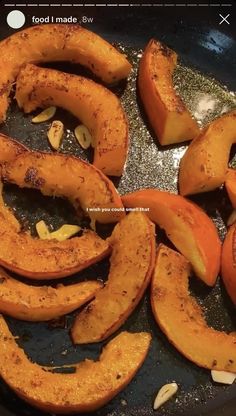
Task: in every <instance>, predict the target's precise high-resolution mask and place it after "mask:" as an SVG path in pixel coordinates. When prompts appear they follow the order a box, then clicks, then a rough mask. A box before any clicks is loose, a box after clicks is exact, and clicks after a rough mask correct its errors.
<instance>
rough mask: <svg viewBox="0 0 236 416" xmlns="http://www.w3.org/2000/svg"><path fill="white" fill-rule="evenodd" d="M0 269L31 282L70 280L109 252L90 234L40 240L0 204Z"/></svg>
mask: <svg viewBox="0 0 236 416" xmlns="http://www.w3.org/2000/svg"><path fill="white" fill-rule="evenodd" d="M0 223H1V227H0V265H1V266H3V267H6V268H7V269H9V270H11V271H13V272H15V273H18V274H20V275H22V276H27V277H30V278H31V279H36V280H37V279H39V280H47V279H54V278H55V279H56V278H61V277H65V276H70V275H72V274H74V273H77V272H78V271H81V270H83V269H85V268H86V267H88V266H90V265H91V264H94V263H96V262H98V261H100V260H102V259H103V258H104V257H106V256H107V255H108V254H109V252H110V247H109V245H108V243H107V242H106V241H104V240H102V239H101V238H100V237H99V236H98V235H97V234H96V233H94V232H93V231H89V230H88V231H84V233H83V235H82V236H81V237H74V238H72V239H70V240H65V241H57V240H40V239H39V238H33V237H32V236H31V235H30V233H29V232H23V231H21V226H20V224H19V222H18V221H17V219H16V218H15V217H14V215H13V214H12V213H11V211H10V210H9V209H8V208H7V207H5V206H4V204H3V201H1V203H0Z"/></svg>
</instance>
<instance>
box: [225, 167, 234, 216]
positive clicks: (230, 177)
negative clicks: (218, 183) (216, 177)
mask: <svg viewBox="0 0 236 416" xmlns="http://www.w3.org/2000/svg"><path fill="white" fill-rule="evenodd" d="M225 188H226V191H227V194H228V197H229V199H230V202H231V204H232V205H233V207H234V208H236V170H235V169H228V171H227V174H226V178H225Z"/></svg>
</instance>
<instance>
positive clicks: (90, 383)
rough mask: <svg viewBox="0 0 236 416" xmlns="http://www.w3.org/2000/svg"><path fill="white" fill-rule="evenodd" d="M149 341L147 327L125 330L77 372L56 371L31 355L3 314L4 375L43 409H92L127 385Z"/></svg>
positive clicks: (0, 370) (1, 369)
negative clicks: (62, 372) (30, 357)
mask: <svg viewBox="0 0 236 416" xmlns="http://www.w3.org/2000/svg"><path fill="white" fill-rule="evenodd" d="M150 341H151V336H150V335H149V334H148V333H146V332H140V333H136V334H130V333H128V332H122V333H121V334H119V335H118V336H117V337H115V338H114V339H113V340H112V341H110V342H109V343H108V344H107V345H106V346H105V347H104V349H103V351H102V353H101V355H100V359H99V361H91V360H85V361H83V362H81V363H79V364H77V365H76V366H75V373H73V374H61V373H52V372H50V371H46V370H45V369H44V368H42V367H41V366H39V365H38V364H35V363H32V362H31V361H30V360H29V359H28V358H27V356H26V355H25V353H24V351H23V350H22V349H21V348H20V347H19V346H18V345H17V343H16V341H15V338H14V337H13V335H12V334H11V333H10V331H9V329H8V327H7V325H6V322H5V320H4V318H3V317H2V316H0V342H1V359H0V375H1V377H2V378H3V380H4V381H5V382H6V383H7V384H8V385H9V386H10V387H11V388H12V389H13V390H14V391H15V393H16V394H17V395H18V396H19V397H21V398H22V399H24V400H25V401H27V402H28V403H30V404H31V405H33V406H35V407H37V408H39V409H41V410H44V411H47V412H50V413H57V414H58V413H76V412H81V413H84V412H90V411H93V410H96V409H98V408H100V407H102V406H103V405H105V404H106V403H107V402H109V401H110V400H111V399H112V398H113V397H114V396H116V395H117V394H118V393H119V392H120V391H121V390H123V389H124V388H125V387H126V386H127V384H128V383H129V382H130V381H131V380H132V378H133V377H134V376H135V374H136V373H137V371H138V369H139V368H140V367H141V365H142V364H143V362H144V360H145V358H146V355H147V353H148V349H149V345H150ZM26 375H27V377H26Z"/></svg>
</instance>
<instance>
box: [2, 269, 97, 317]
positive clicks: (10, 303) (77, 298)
mask: <svg viewBox="0 0 236 416" xmlns="http://www.w3.org/2000/svg"><path fill="white" fill-rule="evenodd" d="M101 286H102V285H101V283H99V282H97V281H92V280H91V281H87V282H79V283H75V284H73V285H68V286H63V285H58V286H57V287H55V288H53V287H51V286H30V285H26V284H25V283H22V282H20V281H19V280H16V279H14V278H13V277H11V276H10V275H9V274H7V273H6V272H5V271H4V270H3V269H1V268H0V311H1V312H2V313H5V314H7V315H10V316H12V317H13V318H16V319H22V320H25V321H49V320H50V319H55V318H58V317H60V316H63V315H65V314H67V313H70V312H72V311H74V310H75V309H78V308H79V307H80V306H82V305H84V304H85V303H86V302H88V301H89V300H91V299H92V298H93V297H94V295H95V293H96V291H97V290H98V289H100V288H101Z"/></svg>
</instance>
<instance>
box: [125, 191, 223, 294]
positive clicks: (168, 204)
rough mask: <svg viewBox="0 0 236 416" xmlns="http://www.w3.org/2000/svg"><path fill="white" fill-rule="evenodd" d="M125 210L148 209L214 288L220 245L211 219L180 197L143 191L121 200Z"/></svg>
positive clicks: (200, 274)
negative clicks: (126, 208) (127, 208)
mask: <svg viewBox="0 0 236 416" xmlns="http://www.w3.org/2000/svg"><path fill="white" fill-rule="evenodd" d="M122 200H123V203H124V205H125V207H129V208H136V207H138V208H146V209H148V210H149V211H147V215H148V216H149V218H150V219H151V220H152V221H154V222H155V223H156V224H157V225H159V227H161V228H163V229H164V230H165V232H166V235H167V237H168V238H169V239H170V241H171V242H172V243H173V244H174V245H175V247H176V248H177V249H178V250H179V251H180V252H181V253H182V254H183V255H184V256H185V257H186V258H187V259H188V260H189V261H190V263H191V264H192V266H193V269H194V271H195V273H196V275H197V276H198V277H199V278H200V279H201V280H203V281H204V282H205V283H206V284H207V285H209V286H213V285H214V283H215V281H216V278H217V275H218V272H219V268H220V253H221V243H220V239H219V237H218V234H217V230H216V227H215V225H214V224H213V222H212V220H211V219H210V218H209V217H208V216H207V214H206V213H205V212H204V211H203V210H202V209H201V208H199V207H198V206H197V205H196V204H194V203H193V202H191V201H188V200H187V199H185V198H183V197H181V196H180V195H174V194H171V193H169V192H163V191H158V190H156V189H143V190H140V191H136V192H133V193H131V194H127V195H124V196H123V197H122Z"/></svg>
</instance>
